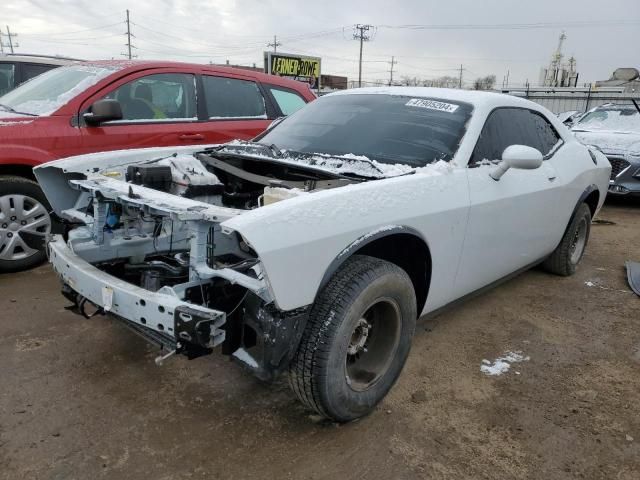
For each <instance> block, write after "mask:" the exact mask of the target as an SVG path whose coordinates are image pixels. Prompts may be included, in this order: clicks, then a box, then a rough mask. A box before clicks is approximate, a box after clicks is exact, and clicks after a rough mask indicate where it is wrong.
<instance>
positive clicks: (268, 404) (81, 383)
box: [0, 201, 640, 480]
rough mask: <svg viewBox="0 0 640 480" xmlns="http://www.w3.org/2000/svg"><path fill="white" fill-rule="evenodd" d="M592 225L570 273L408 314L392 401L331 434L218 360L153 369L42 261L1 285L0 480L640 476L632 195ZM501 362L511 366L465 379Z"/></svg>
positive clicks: (532, 278) (539, 275)
mask: <svg viewBox="0 0 640 480" xmlns="http://www.w3.org/2000/svg"><path fill="white" fill-rule="evenodd" d="M599 218H600V219H601V220H608V221H611V222H615V224H603V223H600V224H594V225H593V228H592V233H591V241H590V243H589V247H588V250H587V253H586V256H585V258H584V260H583V263H582V265H581V267H580V268H579V270H578V272H577V274H576V275H575V276H573V277H570V278H560V277H554V276H550V275H547V274H545V273H543V272H541V271H539V270H532V271H530V272H527V273H525V274H523V275H520V276H519V277H517V278H516V279H514V280H511V281H509V282H507V283H505V284H503V285H501V286H499V287H497V288H496V289H494V290H492V291H491V292H489V293H486V294H483V295H481V296H479V297H477V298H475V299H473V300H470V301H468V302H466V303H464V304H463V305H460V306H458V307H455V308H453V309H451V310H449V311H448V312H447V313H444V314H442V315H440V316H439V317H437V318H435V319H431V320H427V321H425V320H423V321H421V322H420V324H419V328H418V331H417V333H416V337H415V339H414V345H413V349H412V352H411V354H410V357H409V361H408V363H407V366H406V367H405V369H404V372H403V374H402V376H401V378H400V380H399V381H398V383H397V384H396V386H395V388H394V389H393V390H392V392H391V394H390V395H389V396H388V397H387V398H386V399H385V401H384V402H383V403H382V404H381V405H380V406H379V407H378V408H377V410H376V411H375V412H374V413H373V414H372V415H370V416H369V417H368V418H365V419H363V420H360V421H358V422H354V423H352V424H349V425H341V426H338V425H334V424H330V423H326V422H324V421H321V420H320V419H318V418H316V417H315V416H313V415H311V414H310V413H309V412H308V411H305V410H304V408H302V407H301V406H300V405H299V404H298V402H297V401H296V400H295V398H294V397H293V395H292V394H291V393H290V392H289V390H288V387H287V385H286V383H285V382H284V381H281V382H278V383H276V384H274V385H266V384H262V383H260V382H259V381H257V380H255V379H253V378H252V377H251V376H249V375H247V374H246V373H245V372H244V371H243V370H242V369H241V368H240V367H239V366H237V365H236V364H235V363H232V362H229V361H228V360H227V359H226V358H224V357H222V356H220V355H212V356H209V357H205V358H201V359H197V360H193V361H188V360H187V359H186V358H175V359H173V360H171V361H169V362H167V363H166V364H165V365H164V366H163V367H157V366H156V365H155V364H154V362H153V358H154V357H155V355H156V353H157V352H156V351H155V349H154V348H153V347H151V346H148V345H147V344H145V342H144V341H143V340H141V339H139V338H138V337H136V336H134V335H133V334H131V333H130V332H129V331H128V330H126V329H125V328H124V327H122V326H121V325H119V324H117V323H116V322H114V321H111V320H108V319H93V320H84V319H81V318H80V317H78V316H76V315H73V314H71V313H69V312H67V311H66V310H64V306H65V305H66V301H65V300H64V299H63V297H62V296H60V295H59V293H58V291H59V285H58V282H57V280H56V278H55V276H54V275H53V273H52V271H51V270H50V269H49V268H48V267H47V266H43V267H40V268H38V269H36V270H33V271H30V272H24V273H20V274H12V275H5V276H0V312H1V313H0V365H1V368H0V386H1V388H0V478H2V479H18V478H21V479H22V478H24V479H65V480H66V479H89V478H113V479H138V478H154V479H156V480H163V479H182V478H185V479H189V478H207V479H211V478H238V479H244V478H247V479H252V478H255V479H263V478H293V479H311V478H313V479H319V478H327V479H330V478H331V479H333V478H341V479H352V478H354V479H355V478H367V479H390V478H394V479H404V478H406V479H410V478H411V479H413V478H451V479H456V480H459V479H466V478H469V479H478V478H487V479H503V478H504V479H514V478H527V479H529V478H543V479H563V478H585V479H600V478H602V479H618V480H631V479H638V478H640V298H638V297H636V296H635V295H634V294H632V293H631V292H630V290H629V288H628V286H627V284H626V278H625V271H624V269H623V265H624V261H625V260H627V259H635V260H640V202H631V201H624V202H622V201H617V202H613V203H609V204H608V205H607V206H606V207H605V208H604V210H603V211H602V212H601V214H600V217H599ZM506 352H519V353H520V355H521V356H522V357H523V358H524V360H523V361H521V362H519V363H513V364H512V365H511V368H510V370H509V371H507V372H506V373H504V374H502V375H496V376H488V375H486V374H484V373H482V372H481V371H480V367H481V365H482V360H483V359H486V360H488V361H489V362H491V363H492V364H493V362H494V361H495V360H496V359H497V358H499V357H502V356H503V355H504V354H505V353H506ZM527 358H528V359H527Z"/></svg>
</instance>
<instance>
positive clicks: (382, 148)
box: [35, 87, 611, 422]
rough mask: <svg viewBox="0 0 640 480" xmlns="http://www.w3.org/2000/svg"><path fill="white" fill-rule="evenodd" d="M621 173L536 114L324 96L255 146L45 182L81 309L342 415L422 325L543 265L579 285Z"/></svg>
mask: <svg viewBox="0 0 640 480" xmlns="http://www.w3.org/2000/svg"><path fill="white" fill-rule="evenodd" d="M610 170H611V167H610V165H609V162H608V161H607V159H606V157H605V156H604V155H602V154H601V153H599V152H597V151H591V150H590V149H588V148H587V147H586V146H584V145H582V144H581V143H579V142H578V141H577V140H576V139H575V138H574V136H573V135H572V134H571V133H570V132H569V131H568V130H567V129H566V128H565V127H564V126H563V125H562V123H561V122H560V121H559V120H558V119H557V118H556V116H555V115H553V114H552V113H551V112H549V111H548V110H546V109H544V108H543V107H541V106H539V105H537V104H535V103H532V102H530V101H527V100H524V99H520V98H516V97H513V96H508V95H500V94H493V93H481V92H471V91H461V90H447V89H431V88H403V87H399V88H377V89H357V90H348V91H343V92H340V93H336V94H331V95H327V96H324V97H322V98H320V99H319V100H317V101H315V102H313V103H311V104H309V105H307V106H305V107H304V108H303V109H301V110H300V111H298V112H296V113H295V114H293V115H291V116H290V117H288V118H286V119H284V120H283V121H282V122H280V123H279V124H277V125H276V126H274V127H273V128H271V129H269V130H267V132H265V133H264V134H262V135H261V136H259V137H258V138H256V139H254V141H252V142H232V143H231V144H227V145H222V146H215V147H210V148H203V147H189V148H183V149H176V148H160V149H148V150H138V151H136V150H131V151H120V152H108V153H104V154H96V155H87V156H81V157H76V158H71V159H66V160H59V161H56V162H52V163H48V164H45V165H42V166H40V167H38V168H36V169H35V173H36V176H37V178H38V181H39V182H40V184H41V185H42V188H43V190H44V192H45V193H46V195H47V197H48V199H49V201H50V203H51V205H52V207H53V208H54V210H55V212H56V213H57V214H58V215H59V216H60V217H61V218H63V219H65V220H66V221H67V224H68V231H67V233H66V234H65V235H64V236H62V235H56V236H54V237H53V238H51V239H50V241H49V244H48V250H49V256H50V261H51V263H52V264H53V267H54V269H55V270H56V272H57V273H58V274H59V275H60V277H61V279H62V281H63V284H64V287H63V293H64V294H65V296H67V297H68V298H69V299H70V300H71V301H72V302H73V303H74V304H75V305H76V307H77V310H78V312H80V313H83V314H84V315H85V316H90V315H91V313H89V310H91V311H92V313H93V312H96V311H97V312H98V313H104V312H108V313H110V314H112V315H114V316H116V317H118V318H120V319H122V320H123V321H124V324H125V325H127V326H129V327H131V328H132V329H134V330H135V331H136V332H138V333H140V334H142V335H143V336H145V337H146V338H148V339H150V340H151V341H154V342H157V343H159V344H160V345H162V346H164V347H165V348H168V349H169V354H172V353H174V352H178V353H184V354H186V355H187V356H189V357H190V358H193V357H196V356H199V355H203V354H206V353H210V352H211V351H212V349H213V347H216V346H218V345H220V346H221V349H222V353H223V354H227V355H232V356H233V357H234V359H236V360H237V361H239V362H241V363H242V364H243V365H244V366H246V367H247V368H248V369H249V370H251V371H252V372H253V373H255V374H256V375H257V376H258V377H260V378H262V379H272V378H274V377H276V376H277V375H278V374H280V373H285V372H286V373H287V374H288V376H289V380H290V384H291V387H292V389H293V390H294V392H295V393H296V394H297V396H298V397H299V398H300V400H301V401H302V402H303V403H304V404H305V405H307V406H308V407H309V408H311V409H314V410H315V411H317V412H318V413H319V414H321V415H324V416H326V417H328V418H331V419H334V420H336V421H341V422H342V421H349V420H353V419H355V418H358V417H361V416H363V415H365V414H367V413H368V412H370V411H371V410H372V409H373V408H374V406H375V405H376V404H377V403H378V402H379V401H380V400H381V399H382V398H383V397H384V396H385V394H386V393H387V392H388V391H389V389H390V388H391V387H392V385H393V384H394V382H395V381H396V380H397V378H398V376H399V375H400V372H401V370H402V367H403V365H404V363H405V360H406V358H407V355H408V354H409V349H410V345H411V339H412V336H413V333H414V327H415V324H416V319H417V318H418V317H420V316H421V315H425V314H429V313H433V312H435V311H437V310H439V309H441V308H443V307H445V306H447V305H449V304H451V303H452V302H454V301H456V300H458V299H461V298H464V297H466V296H468V295H470V294H472V293H473V292H476V291H478V290H479V289H483V288H485V287H487V286H490V285H492V284H495V283H496V282H498V281H499V280H501V279H504V278H506V277H509V276H511V275H513V274H515V273H517V272H520V271H522V270H524V269H527V268H530V267H531V266H533V265H536V264H539V263H542V265H543V266H544V268H546V269H547V270H548V271H550V272H552V273H555V274H559V275H571V274H572V273H574V271H575V269H576V266H577V265H578V263H579V262H580V259H581V258H582V255H583V253H584V250H585V247H586V245H587V240H588V237H589V229H590V225H591V219H592V218H593V216H594V215H595V214H596V213H597V211H598V209H599V208H600V207H601V205H602V203H603V202H604V199H605V195H606V193H607V186H608V183H609V173H610ZM159 358H161V357H159Z"/></svg>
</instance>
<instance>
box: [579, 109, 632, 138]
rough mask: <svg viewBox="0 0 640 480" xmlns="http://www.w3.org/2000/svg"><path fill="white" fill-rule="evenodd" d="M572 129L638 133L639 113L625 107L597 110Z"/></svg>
mask: <svg viewBox="0 0 640 480" xmlns="http://www.w3.org/2000/svg"><path fill="white" fill-rule="evenodd" d="M574 129H575V130H607V131H617V132H637V133H640V113H638V111H637V110H636V109H635V108H627V107H621V108H606V109H605V108H603V109H598V110H595V111H593V112H589V113H587V114H586V115H585V116H584V117H582V118H581V119H580V121H579V122H578V123H577V125H576V126H575V127H574Z"/></svg>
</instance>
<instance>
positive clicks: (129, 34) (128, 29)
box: [127, 8, 131, 60]
mask: <svg viewBox="0 0 640 480" xmlns="http://www.w3.org/2000/svg"><path fill="white" fill-rule="evenodd" d="M127 49H128V50H129V60H131V23H130V22H129V9H128V8H127Z"/></svg>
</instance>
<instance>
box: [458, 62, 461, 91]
mask: <svg viewBox="0 0 640 480" xmlns="http://www.w3.org/2000/svg"><path fill="white" fill-rule="evenodd" d="M458 88H460V89H462V65H460V80H459V81H458Z"/></svg>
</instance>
